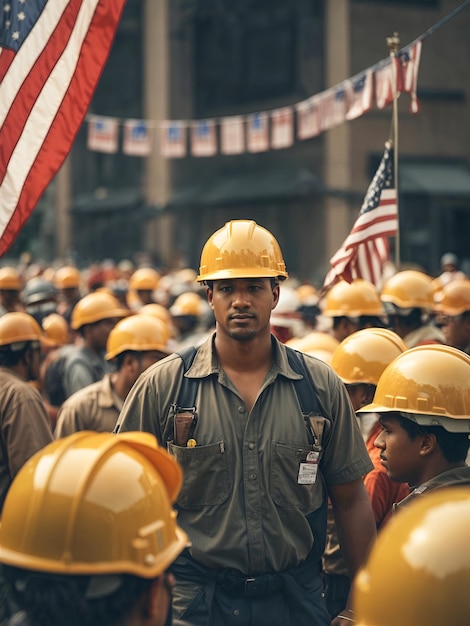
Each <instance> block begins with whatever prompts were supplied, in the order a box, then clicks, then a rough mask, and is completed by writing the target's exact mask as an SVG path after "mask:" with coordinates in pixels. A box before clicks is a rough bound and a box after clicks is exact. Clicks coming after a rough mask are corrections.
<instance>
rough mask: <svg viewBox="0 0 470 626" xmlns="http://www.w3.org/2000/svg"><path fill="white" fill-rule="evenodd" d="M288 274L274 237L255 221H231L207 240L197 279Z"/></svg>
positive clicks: (200, 280) (263, 276)
mask: <svg viewBox="0 0 470 626" xmlns="http://www.w3.org/2000/svg"><path fill="white" fill-rule="evenodd" d="M287 276H288V274H287V271H286V265H285V263H284V259H283V258H282V252H281V248H280V247H279V244H278V242H277V241H276V239H275V238H274V236H273V235H272V234H271V233H270V232H269V231H268V230H266V228H263V227H262V226H259V225H258V224H257V223H256V222H254V221H252V220H232V221H231V222H227V223H226V224H225V226H223V227H222V228H220V229H219V230H217V231H216V232H215V233H214V234H213V235H211V236H210V237H209V239H208V240H207V242H206V244H205V246H204V248H203V250H202V254H201V265H200V268H199V276H198V277H197V279H196V280H197V281H198V282H203V281H206V280H223V279H229V278H270V277H273V278H278V279H279V280H284V279H285V278H287Z"/></svg>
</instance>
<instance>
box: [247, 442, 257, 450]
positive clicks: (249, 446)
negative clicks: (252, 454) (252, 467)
mask: <svg viewBox="0 0 470 626" xmlns="http://www.w3.org/2000/svg"><path fill="white" fill-rule="evenodd" d="M248 449H249V450H254V449H255V444H254V443H252V442H251V441H250V443H249V444H248Z"/></svg>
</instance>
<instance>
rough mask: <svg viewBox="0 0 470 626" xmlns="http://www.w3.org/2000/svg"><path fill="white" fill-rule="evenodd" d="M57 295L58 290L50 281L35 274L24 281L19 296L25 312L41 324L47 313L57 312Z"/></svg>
mask: <svg viewBox="0 0 470 626" xmlns="http://www.w3.org/2000/svg"><path fill="white" fill-rule="evenodd" d="M58 296H59V292H58V290H57V287H56V286H55V285H54V283H53V282H52V281H50V280H47V279H46V278H43V277H42V276H35V277H33V278H30V279H29V280H28V281H27V282H26V284H25V286H24V289H23V292H22V296H21V297H22V300H23V304H24V306H25V309H26V313H29V314H30V315H32V316H33V317H34V318H35V319H36V321H37V322H39V324H41V322H42V320H43V319H44V318H45V317H46V316H47V315H49V314H50V313H56V312H57V303H58Z"/></svg>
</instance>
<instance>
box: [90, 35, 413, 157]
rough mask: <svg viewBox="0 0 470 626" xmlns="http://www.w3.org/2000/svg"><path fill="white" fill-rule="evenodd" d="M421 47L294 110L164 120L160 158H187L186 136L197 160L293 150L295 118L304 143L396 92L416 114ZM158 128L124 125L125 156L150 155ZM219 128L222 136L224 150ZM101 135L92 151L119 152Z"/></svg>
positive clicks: (405, 50) (150, 124)
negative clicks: (407, 99)
mask: <svg viewBox="0 0 470 626" xmlns="http://www.w3.org/2000/svg"><path fill="white" fill-rule="evenodd" d="M421 46H422V41H421V40H420V39H418V40H416V42H415V43H413V44H410V45H409V46H407V47H406V48H403V49H402V50H400V51H399V52H398V53H397V54H396V56H395V58H394V59H393V62H392V58H387V59H383V60H382V61H381V62H379V63H377V64H376V65H375V66H372V67H370V68H368V69H366V70H364V71H363V72H360V73H359V74H357V75H356V76H353V77H351V78H349V79H347V80H344V81H343V82H341V83H339V84H338V85H335V86H334V87H330V88H329V89H326V90H325V91H323V92H321V93H318V94H315V95H313V96H311V97H310V98H307V99H306V100H303V101H302V102H299V103H297V104H295V105H292V106H285V107H281V108H279V109H274V110H272V111H261V112H256V113H251V114H248V115H232V116H227V117H222V118H220V119H205V120H190V121H188V122H185V121H184V120H172V121H171V120H164V121H162V122H160V123H159V127H160V146H159V149H160V154H161V156H162V157H163V158H167V159H174V158H182V157H185V156H186V155H187V146H186V143H187V132H188V131H189V133H190V155H191V156H193V157H210V156H214V155H216V154H218V153H220V154H222V155H238V154H243V153H245V152H251V153H257V152H266V151H267V150H269V149H272V150H279V149H282V148H289V147H291V146H292V145H293V144H294V128H295V122H294V115H295V119H296V121H297V132H296V139H297V140H299V141H303V140H305V139H312V138H314V137H317V136H318V135H320V134H321V133H323V132H325V131H328V130H331V129H332V128H335V127H336V126H339V125H340V124H343V123H344V122H347V121H352V120H355V119H357V118H359V117H361V116H362V115H364V114H365V113H367V112H368V111H370V110H371V109H372V106H373V105H374V103H375V105H376V107H377V108H378V109H383V108H385V107H386V106H388V105H390V104H391V103H392V102H393V99H394V96H395V93H399V92H405V93H408V94H409V95H410V111H411V112H412V113H418V112H419V102H418V98H417V94H416V88H417V82H418V70H419V62H420V57H421ZM105 119H107V118H104V117H101V118H100V120H101V123H103V124H104V120H105ZM94 122H95V123H96V119H95V118H93V116H90V118H89V124H90V125H91V124H93V123H94ZM113 124H114V121H113ZM154 124H155V123H154V122H147V121H145V120H128V121H125V122H124V123H123V124H122V125H123V126H124V139H123V152H124V153H125V154H129V155H133V156H146V155H148V154H150V151H151V150H152V139H151V128H152V127H153V126H154ZM217 129H219V134H220V148H219V146H218V141H217ZM97 130H98V129H96V128H95V129H94V130H93V131H90V134H91V135H92V137H93V141H89V143H88V147H89V148H90V149H91V150H99V151H106V152H115V151H116V149H115V140H114V139H113V140H111V138H109V140H108V142H106V141H105V140H104V139H101V138H100V137H98V132H97ZM101 130H102V131H103V130H104V128H103V129H101ZM117 132H118V131H117ZM131 135H132V136H131ZM116 141H117V139H116ZM94 146H96V147H94Z"/></svg>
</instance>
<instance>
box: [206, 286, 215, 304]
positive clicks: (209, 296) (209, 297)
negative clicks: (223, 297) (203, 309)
mask: <svg viewBox="0 0 470 626" xmlns="http://www.w3.org/2000/svg"><path fill="white" fill-rule="evenodd" d="M213 295H214V292H213V291H212V289H211V288H210V287H209V285H207V286H206V296H207V302H208V303H209V306H210V308H211V309H212V308H213V307H212V299H213Z"/></svg>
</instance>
